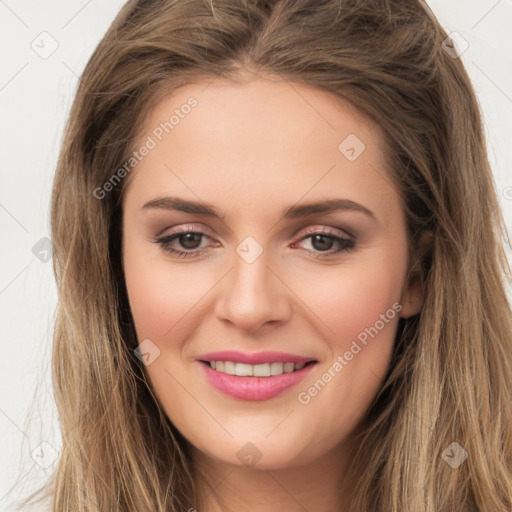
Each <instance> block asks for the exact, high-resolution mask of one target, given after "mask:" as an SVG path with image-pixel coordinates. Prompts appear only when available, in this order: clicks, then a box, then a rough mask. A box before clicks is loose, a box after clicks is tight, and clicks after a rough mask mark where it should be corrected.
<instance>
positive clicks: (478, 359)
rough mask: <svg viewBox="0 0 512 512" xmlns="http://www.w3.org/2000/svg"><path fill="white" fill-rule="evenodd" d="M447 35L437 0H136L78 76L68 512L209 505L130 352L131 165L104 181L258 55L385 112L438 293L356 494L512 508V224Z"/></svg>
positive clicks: (422, 320) (279, 70)
mask: <svg viewBox="0 0 512 512" xmlns="http://www.w3.org/2000/svg"><path fill="white" fill-rule="evenodd" d="M447 36H448V34H447V33H446V32H445V31H444V30H443V28H442V27H441V26H440V24H439V22H438V21H437V20H436V18H435V16H434V15H433V14H432V13H431V12H430V10H429V8H428V7H427V6H426V4H425V3H423V2H422V1H420V0H408V1H403V2H396V1H392V0H336V1H335V0H215V2H214V1H213V0H209V1H207V0H165V1H164V0H152V1H149V0H138V1H137V0H133V1H129V2H128V3H127V4H126V5H125V6H124V7H123V8H122V10H121V11H120V13H119V14H118V16H117V17H116V19H115V20H114V22H113V23H112V25H111V27H110V28H109V30H108V32H107V33H106V35H105V36H104V38H103V39H102V41H101V42H100V44H99V45H98V47H97V48H96V50H95V52H94V54H93V55H92V57H91V59H90V61H89V63H88V64H87V67H86V69H85V71H84V73H83V75H82V77H81V78H80V83H79V87H78V91H77V94H76V98H75V101H74V104H73V107H72V111H71V114H70V117H69V121H68V125H67V130H66V133H65V138H64V141H63V146H62V151H61V154H60V159H59V162H58V168H57V171H56V176H55V182H54V189H53V196H52V205H51V222H52V241H53V245H54V253H53V254H54V271H55V276H56V280H57V284H58V300H59V302H58V311H57V321H56V327H55V333H54V346H53V360H52V363H53V382H54V388H55V398H56V403H57V407H58V411H59V417H60V423H61V428H62V436H63V446H62V452H61V456H60V459H59V462H58V465H57V467H56V470H55V473H54V475H53V478H52V480H51V485H50V486H49V487H48V492H47V494H48V495H49V496H51V498H52V501H53V502H54V505H53V510H54V511H55V512H63V511H85V510H87V511H102V512H104V511H114V510H138V511H142V510H158V511H162V512H163V511H184V510H188V509H189V508H191V507H194V506H196V507H199V504H198V503H197V502H196V501H195V499H196V496H195V486H194V471H193V468H191V467H190V462H189V457H188V453H187V447H186V443H185V442H184V440H183V438H182V437H181V435H180V433H179V432H178V431H177V430H176V429H175V428H174V426H173V425H172V424H171V422H170V421H169V419H168V418H167V417H166V415H165V413H164V412H163V410H162V409H161V407H160V406H159V405H158V403H157V401H156V400H155V398H154V397H153V396H152V393H151V392H150V390H149V389H148V385H147V383H146V380H145V378H144V371H143V365H142V364H141V362H140V361H139V360H138V359H137V358H136V357H135V356H134V353H133V351H134V349H135V348H136V347H137V344H138V341H137V339H136V336H135V331H134V327H133V320H132V318H131V314H130V311H129V306H128V301H127V296H126V289H125V285H124V276H123V271H122V267H121V250H120V247H121V244H120V240H121V236H122V233H121V229H120V225H121V216H122V210H121V206H120V194H121V191H122V188H123V186H124V185H125V182H126V180H121V181H120V183H119V184H118V185H117V186H116V187H115V188H114V190H112V191H111V192H110V193H108V194H105V195H104V197H103V198H102V199H98V197H96V196H95V195H94V191H95V190H97V189H98V187H102V185H103V184H104V183H106V182H107V181H108V180H109V179H111V177H112V175H113V173H114V172H115V171H116V170H117V169H119V168H120V167H121V166H122V165H123V163H124V162H126V159H127V158H128V156H129V155H130V153H131V151H133V143H134V141H135V139H136V137H137V136H138V135H140V134H139V133H138V130H139V129H140V127H141V126H142V123H143V121H144V118H145V115H146V114H147V112H148V110H149V109H150V108H151V106H152V105H155V104H156V102H157V101H159V99H161V98H162V97H163V96H164V95H165V94H167V93H169V92H170V91H172V90H173V89H175V88H177V87H179V86H181V85H185V84H188V83H192V82H194V81H199V80H212V79H214V78H215V77H216V76H222V77H228V78H230V79H233V80H236V79H237V77H239V76H240V75H241V73H242V72H243V71H244V70H249V69H250V70H252V71H254V72H257V73H266V74H272V75H274V76H277V77H280V78H281V79H283V80H288V81H290V82H295V83H299V84H306V85H308V86H313V87H316V88H318V89H320V90H322V91H326V92H328V93H331V94H333V95H334V96H335V97H339V98H343V99H345V100H349V101H351V102H352V103H354V104H355V105H357V107H358V108H360V109H361V110H362V111H363V112H365V113H366V114H367V115H369V116H370V117H371V118H373V119H374V121H375V122H376V123H378V125H379V126H380V127H381V128H382V130H383V132H384V134H385V137H386V142H387V152H388V154H387V158H388V167H389V169H388V171H389V176H390V179H391V180H392V181H393V183H394V184H395V185H396V188H397V190H398V191H399V193H400V197H401V199H402V202H403V208H404V211H405V212H406V215H407V223H408V225H407V228H408V234H409V241H410V250H411V253H412V254H413V255H414V256H415V258H414V260H413V261H415V262H416V263H417V264H419V267H420V269H421V271H420V276H419V278H420V279H421V280H422V282H423V286H424V291H425V294H424V303H423V307H422V310H421V312H420V313H419V314H418V315H415V316H414V317H412V318H410V319H408V320H407V321H403V322H402V321H401V324H400V328H399V331H398V334H397V338H396V342H395V352H394V356H393V360H392V364H391V367H390V369H389V372H388V375H387V378H386V380H385V382H384V384H383V386H382V388H381V390H380V391H379V393H378V395H377V396H376V397H375V400H374V402H373V403H372V406H371V408H370V409H369V411H368V413H367V419H368V424H369V427H368V428H367V430H366V431H365V432H364V434H363V436H362V438H361V441H362V442H361V444H360V449H359V451H358V454H357V457H356V458H355V460H356V467H353V468H352V469H353V471H354V475H356V477H357V478H356V480H355V484H354V487H353V493H352V496H351V501H350V504H348V503H347V510H351V511H352V510H354V511H359V512H403V511H405V510H411V511H415V512H421V511H425V512H426V511H433V510H435V511H436V512H455V511H457V512H461V511H465V512H469V511H486V512H490V511H499V512H501V511H504V510H510V509H511V507H512V403H511V400H512V395H511V392H512V322H511V309H510V304H509V303H508V301H507V297H506V293H505V287H506V284H507V282H509V281H510V269H509V267H508V262H507V260H506V257H505V253H504V250H503V246H504V243H505V240H506V238H505V230H504V222H503V219H502V215H501V212H500V209H499V203H498V201H497V197H496V194H495V191H494V186H493V179H492V174H491V170H490V167H489V163H488V158H487V155H486V146H485V139H484V135H483V130H482V121H481V113H480V111H479V106H478V103H477V101H476V98H475V94H474V92H473V89H472V87H471V83H470V80H469V78H468V75H467V73H466V71H465V69H464V67H463V64H462V62H461V60H460V58H454V55H453V54H450V52H447V51H445V50H446V44H445V45H443V41H445V40H446V38H447ZM443 46H444V47H443ZM198 108H200V106H199V107H198ZM96 195H97V194H96ZM425 235H428V236H427V237H426V238H425ZM420 240H428V243H421V244H420ZM454 443H457V444H454ZM454 449H456V450H458V452H457V453H464V452H461V451H460V450H461V449H463V450H465V453H466V454H467V459H466V460H465V461H464V462H463V463H462V464H460V466H458V467H457V468H454V467H453V465H450V464H449V463H448V462H447V457H448V458H449V456H450V453H452V454H453V450H454ZM450 450H451V452H450Z"/></svg>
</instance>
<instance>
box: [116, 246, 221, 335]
mask: <svg viewBox="0 0 512 512" xmlns="http://www.w3.org/2000/svg"><path fill="white" fill-rule="evenodd" d="M124 267H125V281H126V287H127V291H128V297H129V302H130V308H131V311H132V315H133V319H134V322H135V329H136V332H137V337H138V339H139V341H142V339H145V338H150V339H152V340H154V341H155V343H157V344H158V345H159V344H160V342H161V341H163V340H164V339H165V338H166V337H168V336H172V337H175V336H176V335H177V334H179V332H183V329H184V327H185V326H186V325H187V323H188V322H190V319H191V318H193V317H194V313H195V312H196V308H199V307H200V303H201V299H202V298H203V297H204V296H205V294H206V293H207V292H208V290H209V289H210V288H211V287H212V286H213V285H214V283H215V280H214V279H213V278H212V276H211V272H208V271H207V270H204V269H198V268H197V267H196V268H195V269H194V270H187V268H190V269H191V268H192V267H187V268H186V266H185V265H183V266H181V265H176V264H169V262H167V261H165V259H163V258H162V257H161V256H160V257H159V258H156V257H155V258H148V256H147V255H143V254H140V253H138V252H137V249H136V248H133V250H132V248H131V247H130V246H129V244H127V252H126V257H125V260H124ZM210 281H211V282H210Z"/></svg>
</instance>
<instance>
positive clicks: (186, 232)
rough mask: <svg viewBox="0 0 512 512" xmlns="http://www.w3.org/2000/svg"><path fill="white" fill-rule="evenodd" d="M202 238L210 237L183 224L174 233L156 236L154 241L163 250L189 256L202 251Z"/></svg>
mask: <svg viewBox="0 0 512 512" xmlns="http://www.w3.org/2000/svg"><path fill="white" fill-rule="evenodd" d="M203 238H208V239H209V238H210V237H209V236H208V235H207V234H206V233H203V232H201V231H195V230H191V229H190V228H187V227H186V226H185V228H183V229H179V230H177V231H175V232H174V233H171V234H169V235H165V236H163V237H159V238H157V239H156V240H155V242H156V243H158V244H160V245H161V246H162V248H163V249H164V251H166V252H169V253H171V254H175V255H176V256H178V257H179V258H191V257H194V256H199V255H200V254H202V253H203V252H204V248H202V249H200V245H201V241H202V239H203ZM176 245H178V248H176ZM179 247H181V248H182V249H180V248H179ZM198 249H199V250H198Z"/></svg>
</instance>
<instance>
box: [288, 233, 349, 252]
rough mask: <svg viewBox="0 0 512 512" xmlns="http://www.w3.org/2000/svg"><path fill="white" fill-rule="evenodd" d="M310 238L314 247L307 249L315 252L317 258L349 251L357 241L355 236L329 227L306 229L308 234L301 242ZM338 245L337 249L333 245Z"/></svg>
mask: <svg viewBox="0 0 512 512" xmlns="http://www.w3.org/2000/svg"><path fill="white" fill-rule="evenodd" d="M304 240H308V241H309V242H310V244H311V246H312V247H313V249H307V251H308V252H312V253H315V254H313V256H314V257H315V258H325V257H329V256H332V255H334V254H339V253H342V252H349V251H350V250H351V249H354V247H355V246H356V241H355V239H354V238H353V237H343V236H341V235H339V234H338V233H337V232H333V231H331V230H329V229H326V228H322V229H318V228H317V229H310V230H308V231H306V236H303V237H302V238H301V239H300V240H299V242H302V241H304ZM299 242H296V243H299ZM336 244H337V245H338V248H337V249H333V246H335V245H336Z"/></svg>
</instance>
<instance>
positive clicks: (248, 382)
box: [200, 362, 316, 400]
mask: <svg viewBox="0 0 512 512" xmlns="http://www.w3.org/2000/svg"><path fill="white" fill-rule="evenodd" d="M200 364H201V366H202V367H203V371H204V372H205V374H206V378H207V379H208V381H209V382H210V384H211V385H212V386H213V387H214V388H216V389H218V390H219V391H221V392H222V393H224V394H226V395H229V396H231V397H233V398H238V399H240V400H268V399H270V398H273V397H275V396H277V395H280V394H281V393H284V392H285V391H286V390H287V389H290V388H291V387H293V386H295V385H297V384H298V383H299V382H300V381H301V380H302V379H304V377H306V375H307V374H308V373H309V372H310V371H311V369H312V368H313V366H315V364H316V363H312V364H308V365H306V366H304V368H301V369H300V370H297V371H294V372H291V373H283V374H281V375H275V376H272V377H239V376H238V375H229V374H227V373H224V372H218V371H217V370H214V369H213V368H212V367H211V366H210V365H209V364H208V363H203V362H200Z"/></svg>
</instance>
